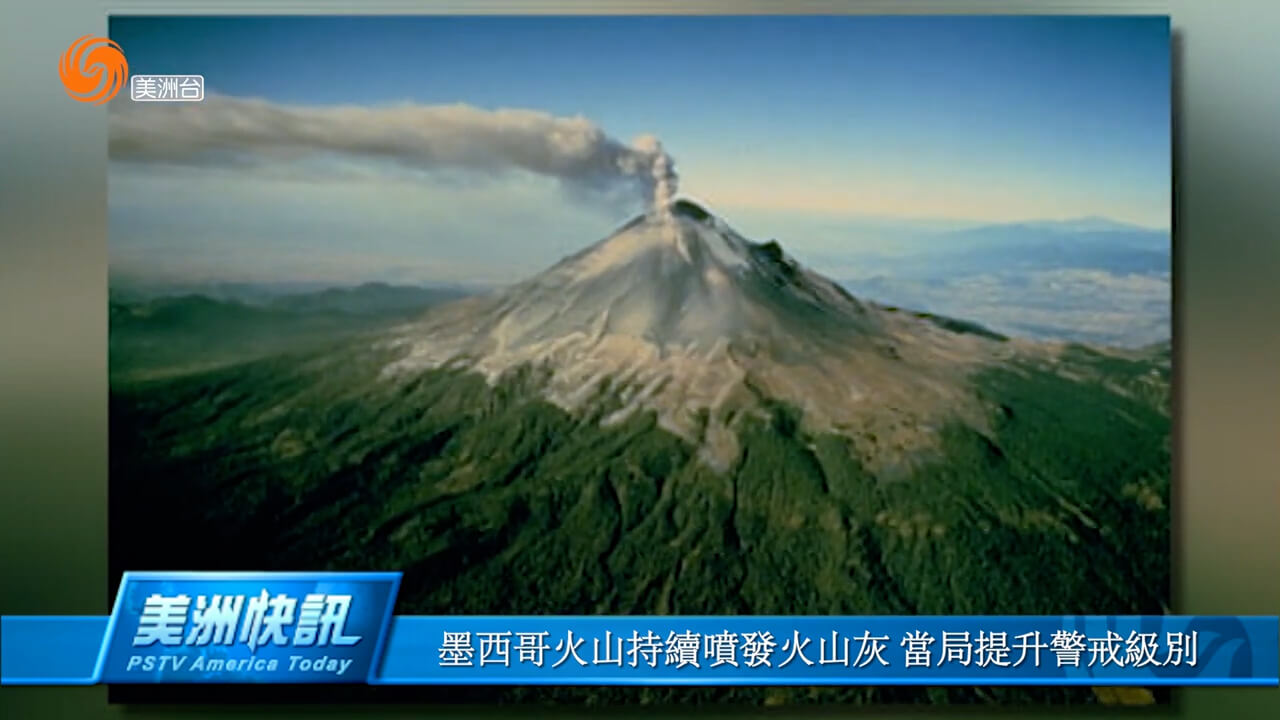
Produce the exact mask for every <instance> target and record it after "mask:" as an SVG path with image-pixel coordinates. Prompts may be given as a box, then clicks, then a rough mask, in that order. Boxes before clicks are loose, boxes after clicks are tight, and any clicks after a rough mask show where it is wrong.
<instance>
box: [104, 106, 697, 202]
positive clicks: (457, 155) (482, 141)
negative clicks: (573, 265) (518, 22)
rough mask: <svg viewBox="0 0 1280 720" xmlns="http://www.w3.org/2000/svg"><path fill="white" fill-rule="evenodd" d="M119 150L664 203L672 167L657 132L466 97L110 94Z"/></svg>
mask: <svg viewBox="0 0 1280 720" xmlns="http://www.w3.org/2000/svg"><path fill="white" fill-rule="evenodd" d="M109 154H110V157H111V159H112V160H114V161H121V162H132V163H159V164H177V165H214V164H222V165H226V164H236V165H244V164H249V165H253V164H266V163H272V162H281V161H288V160H292V159H295V158H297V157H299V156H305V155H326V156H339V157H347V158H365V159H373V160H385V161H389V162H394V163H397V164H400V165H403V166H407V167H410V168H416V169H421V170H435V169H453V170H467V171H472V172H476V173H482V174H484V173H487V174H500V173H504V172H510V171H513V170H516V171H525V172H530V173H534V174H537V175H541V176H544V177H548V178H553V179H555V180H557V181H559V182H560V183H561V184H562V185H564V186H566V187H567V188H568V189H570V190H573V191H578V192H584V193H587V194H596V195H613V196H616V195H619V194H624V195H629V196H631V197H637V196H638V197H640V198H643V199H644V200H645V202H647V203H652V204H655V205H657V206H658V207H660V208H661V207H665V204H666V203H667V202H668V201H669V200H670V199H671V197H672V195H673V194H674V192H675V186H676V175H675V165H674V163H673V162H672V160H671V158H670V157H669V156H668V155H667V154H666V152H665V151H664V150H663V148H662V144H661V143H660V142H659V141H658V140H657V139H656V138H654V137H651V136H642V137H640V138H637V139H636V140H635V142H633V143H631V144H627V143H624V142H621V141H619V140H617V139H615V138H613V137H611V136H609V135H608V134H607V133H605V132H604V130H602V129H601V128H600V127H598V126H597V125H595V124H594V123H592V122H591V121H590V120H588V119H587V118H584V117H582V116H573V117H564V116H555V115H551V114H549V113H546V112H542V111H537V110H520V109H498V110H486V109H483V108H477V107H474V106H470V105H464V104H457V105H414V104H405V105H398V106H391V107H358V106H330V107H306V106H289V105H279V104H275V103H271V102H267V101H263V100H256V99H247V98H236V97H229V96H217V95H210V96H208V97H207V98H206V100H205V101H204V102H200V103H172V104H169V103H133V102H124V103H113V105H112V108H111V114H110V145H109Z"/></svg>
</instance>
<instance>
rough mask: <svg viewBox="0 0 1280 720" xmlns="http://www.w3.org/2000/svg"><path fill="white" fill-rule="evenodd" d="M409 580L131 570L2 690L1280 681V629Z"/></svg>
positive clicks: (34, 633)
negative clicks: (762, 611) (400, 601)
mask: <svg viewBox="0 0 1280 720" xmlns="http://www.w3.org/2000/svg"><path fill="white" fill-rule="evenodd" d="M399 584H400V574H399V573H257V572H246V573H196V572H151V573H126V574H125V576H124V580H123V582H122V584H121V587H120V592H119V594H118V596H117V598H116V603H115V607H114V609H113V611H112V613H111V615H110V616H108V617H98V616H92V617H87V616H5V617H3V618H2V619H0V682H2V683H3V684H5V685H93V684H98V683H367V684H373V685H1090V686H1105V685H1125V686H1157V685H1260V686H1266V685H1269V686H1276V685H1280V669H1278V667H1277V663H1278V661H1277V656H1278V654H1280V652H1278V651H1280V624H1278V622H1277V618H1276V617H1275V616H1266V617H1262V616H1247V617H1234V616H1172V615H1167V616H1166V615H1162V616H1110V617H1099V616H1010V617H1001V616H955V617H944V616H859V617H852V616H830V617H828V616H799V617H777V616H723V617H721V616H610V617H605V616H585V617H570V616H519V617H515V616H513V617H494V616H476V615H457V616H430V617H428V616H412V615H402V616H395V615H393V614H392V612H393V608H394V606H395V599H396V591H397V590H398V588H399Z"/></svg>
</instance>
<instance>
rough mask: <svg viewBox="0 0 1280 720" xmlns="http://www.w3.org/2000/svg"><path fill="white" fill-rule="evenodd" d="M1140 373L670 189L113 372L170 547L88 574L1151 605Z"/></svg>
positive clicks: (725, 597) (1147, 402) (948, 604)
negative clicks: (366, 301)
mask: <svg viewBox="0 0 1280 720" xmlns="http://www.w3.org/2000/svg"><path fill="white" fill-rule="evenodd" d="M207 306H208V303H205V304H204V306H202V307H204V309H203V310H202V311H201V312H202V313H203V314H202V315H201V316H199V317H211V315H210V313H211V310H210V308H209V307H207ZM169 310H170V312H173V308H172V307H170V309H169ZM121 316H122V317H135V316H136V313H135V314H134V315H129V314H127V313H123V312H122V314H121ZM114 317H116V315H113V318H114ZM255 317H257V316H255ZM291 317H292V316H291ZM114 322H115V321H114V320H113V323H114ZM165 322H166V327H171V326H172V325H173V324H174V323H175V322H177V321H176V320H174V319H173V318H172V316H171V315H170V316H169V317H168V319H166V321H165ZM191 322H192V323H194V324H199V323H200V322H202V321H201V320H198V319H192V320H191ZM256 322H265V320H262V319H261V318H259V319H258V320H256ZM290 322H291V323H294V322H296V321H295V320H292V319H291V320H290ZM122 327H123V326H122ZM282 327H283V326H282ZM116 328H117V326H116V325H115V324H113V330H112V332H113V342H114V338H115V336H116V333H117V332H118V331H117V329H116ZM216 331H217V332H225V328H223V327H221V326H220V327H219V328H217V329H216ZM153 340H154V341H153V342H152V344H151V345H148V347H150V348H155V347H158V346H159V344H160V343H162V342H163V338H161V337H159V336H157V338H154V339H153ZM113 364H114V361H113ZM116 370H117V368H115V367H113V373H114V372H115V371H116ZM120 377H123V376H120ZM1168 378H1169V365H1168V354H1167V350H1162V349H1154V350H1152V351H1150V352H1119V351H1113V350H1109V349H1105V348H1095V347H1086V346H1081V345H1048V344H1038V343H1032V342H1027V341H1021V340H1016V339H1010V338H1005V337H1002V336H1000V335H997V334H995V333H992V332H990V331H987V330H985V329H983V328H981V327H979V326H977V325H974V324H972V323H967V322H964V321H960V320H953V319H949V318H943V317H937V316H932V315H926V314H923V313H916V312H910V311H906V310H902V309H897V308H891V307H886V306H882V305H879V304H877V303H874V302H871V301H868V300H863V299H858V298H855V297H853V296H851V295H850V294H848V293H847V292H845V291H844V290H843V289H841V288H840V287H839V286H837V285H836V284H835V283H833V282H831V281H830V280H827V279H826V278H824V277H822V276H820V275H818V274H816V273H814V272H811V271H810V270H807V269H806V268H804V267H803V266H801V265H800V264H799V263H797V262H796V261H795V260H794V259H793V258H791V257H790V256H788V255H787V254H786V253H785V252H783V250H782V249H781V247H780V246H779V245H778V244H777V243H775V242H765V243H757V242H753V241H751V240H748V239H747V238H744V237H742V236H741V235H739V234H738V233H736V232H734V231H733V230H732V229H731V228H730V227H729V226H728V225H727V224H726V223H725V222H724V221H723V220H721V219H720V218H718V217H716V216H715V215H713V214H711V213H709V212H707V211H706V210H705V209H704V208H702V207H700V206H698V205H696V204H694V203H692V202H690V201H687V200H676V201H674V202H671V203H668V204H665V205H661V206H660V207H659V208H657V209H655V210H652V211H650V212H648V213H646V214H644V215H642V216H640V217H637V218H635V219H634V220H632V221H631V222H629V223H627V224H626V225H624V226H622V227H621V228H620V229H618V230H617V231H616V232H614V233H613V234H611V235H610V236H608V237H607V238H605V239H604V240H602V241H600V242H599V243H597V244H595V245H593V246H591V247H588V248H586V249H585V250H583V251H582V252H579V253H577V254H576V255H573V256H571V257H568V258H565V259H564V260H562V261H561V262H559V263H557V264H555V265H554V266H552V267H550V268H549V269H547V270H546V271H545V272H542V273H541V274H538V275H535V276H534V277H531V278H529V279H528V280H526V281H524V282H521V283H518V284H516V285H513V286H511V287H509V288H506V289H504V290H502V291H499V292H495V293H493V294H490V295H486V296H480V297H470V298H465V299H461V300H457V301H453V302H449V303H448V304H444V305H439V306H436V307H432V308H430V309H428V310H426V311H425V312H423V313H422V314H421V315H416V316H414V317H412V318H411V319H409V320H408V321H403V318H399V319H398V320H397V322H396V323H394V324H391V323H389V324H385V325H382V326H378V327H373V326H372V325H371V326H369V327H368V328H367V329H366V331H364V332H357V333H348V334H344V335H342V336H335V337H333V338H331V342H329V344H327V345H325V346H323V347H311V348H307V349H302V348H299V349H297V350H296V351H294V352H290V353H284V354H278V355H273V356H270V357H263V358H259V359H255V360H251V361H244V362H238V363H232V364H226V365H223V366H221V367H217V368H214V369H203V370H189V371H185V372H175V373H171V374H169V376H167V377H164V378H163V379H150V380H124V379H121V380H118V381H117V380H113V382H112V386H111V435H110V441H111V454H110V457H111V481H112V485H111V489H112V508H113V510H112V517H111V522H112V526H113V527H129V526H130V525H131V524H135V525H138V526H142V525H143V524H145V526H146V527H149V528H152V529H153V530H154V532H155V533H158V534H160V535H163V534H164V533H165V532H169V531H173V532H175V533H180V534H181V535H182V536H183V537H188V538H196V539H198V540H197V545H195V546H192V545H190V544H183V545H181V547H179V548H172V547H169V546H167V545H165V544H162V543H153V542H148V541H147V538H149V537H153V535H151V534H149V535H148V536H147V537H146V538H143V537H138V536H134V537H127V536H126V537H120V538H119V540H118V541H117V539H116V538H115V537H113V542H112V553H113V554H112V562H113V571H115V570H116V569H124V568H130V569H140V568H148V567H168V566H179V565H181V566H186V567H193V568H197V569H210V570H213V569H225V568H233V567H258V568H262V569H290V568H292V569H297V568H299V567H308V568H329V569H351V570H355V569H363V570H369V569H398V570H403V571H404V573H405V576H404V581H403V583H402V586H401V596H400V604H399V611H400V612H404V613H424V614H448V613H476V614H540V613H549V614H590V613H610V614H655V613H656V614H664V613H681V614H698V615H701V614H740V613H745V614H877V613H889V614H911V613H922V614H1018V613H1029V614H1065V613H1096V614H1144V613H1153V612H1154V613H1159V612H1161V611H1162V610H1163V609H1165V608H1166V606H1167V603H1168V597H1169V578H1168V573H1169V513H1168V490H1169V475H1170V459H1169V408H1168V400H1167V398H1168ZM157 504H161V505H162V506H163V507H165V508H166V512H164V513H155V512H151V511H150V509H151V508H154V507H155V506H156V505H157ZM512 692H517V691H514V690H513V691H512ZM547 692H552V691H547ZM555 692H560V693H561V694H562V695H564V696H565V697H572V698H574V699H581V694H582V693H584V692H587V691H575V690H571V689H564V690H561V691H555ZM575 692H576V693H579V694H578V695H574V693H575ZM590 692H591V693H595V695H593V697H596V696H600V695H601V694H602V693H608V692H615V691H606V690H592V691H590ZM616 692H624V691H620V690H619V691H616ZM645 692H647V693H648V692H651V691H645ZM652 692H657V691H652ZM662 692H667V693H671V692H675V691H662ZM722 692H724V693H747V694H748V695H750V698H751V699H753V700H760V699H761V697H763V695H762V694H761V693H760V692H757V691H755V690H724V691H722ZM788 692H789V691H788ZM797 692H799V691H797ZM831 692H835V693H840V692H842V693H845V694H854V695H857V696H858V697H859V698H861V699H865V700H870V701H875V700H884V699H886V697H887V696H885V695H884V693H887V692H890V691H886V690H884V689H878V690H877V689H864V688H851V689H846V690H839V691H837V690H832V691H831ZM892 692H895V693H899V694H901V693H906V694H911V693H915V694H916V695H919V696H920V697H914V696H913V699H916V700H919V699H921V698H922V697H924V696H928V699H937V698H935V697H934V695H933V694H930V691H928V690H926V689H918V690H909V691H892ZM975 692H977V691H974V690H966V689H956V690H948V691H945V693H944V694H947V695H948V696H951V695H954V696H956V697H957V698H958V697H960V696H965V697H966V699H973V697H972V696H973V694H974V693H975ZM1001 692H1005V691H1001ZM1007 692H1009V693H1015V692H1021V691H1013V690H1010V691H1007ZM751 693H755V694H751ZM651 694H652V693H651ZM659 694H660V693H659ZM966 694H967V695H966ZM646 697H648V696H646ZM894 697H895V699H901V698H899V697H898V696H897V695H895V696H894ZM984 697H985V695H984ZM654 698H657V696H656V695H655V696H654Z"/></svg>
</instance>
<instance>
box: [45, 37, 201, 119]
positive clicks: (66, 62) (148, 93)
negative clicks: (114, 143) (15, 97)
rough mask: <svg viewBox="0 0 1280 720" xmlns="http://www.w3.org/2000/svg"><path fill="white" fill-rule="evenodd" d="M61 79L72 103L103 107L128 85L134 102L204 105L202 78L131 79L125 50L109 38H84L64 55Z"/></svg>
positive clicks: (77, 41)
mask: <svg viewBox="0 0 1280 720" xmlns="http://www.w3.org/2000/svg"><path fill="white" fill-rule="evenodd" d="M58 77H59V78H60V79H61V80H62V87H63V89H65V90H66V91H67V95H68V96H70V97H71V99H72V100H75V101H77V102H82V103H89V104H93V105H102V104H104V103H106V102H108V101H110V100H111V99H112V98H114V97H115V96H116V94H117V93H119V92H120V89H121V88H122V87H124V85H125V81H126V80H128V81H129V99H130V100H133V101H135V102H201V101H202V100H204V76H203V75H134V76H133V77H130V76H129V61H128V60H126V59H125V55H124V50H123V49H122V48H121V47H120V45H119V44H118V43H116V42H115V41H114V40H111V39H110V38H105V37H96V36H93V35H85V36H83V37H80V38H78V39H77V40H76V41H75V42H73V43H71V45H70V46H69V47H68V48H67V49H66V51H65V52H63V53H62V57H61V59H60V60H59V62H58Z"/></svg>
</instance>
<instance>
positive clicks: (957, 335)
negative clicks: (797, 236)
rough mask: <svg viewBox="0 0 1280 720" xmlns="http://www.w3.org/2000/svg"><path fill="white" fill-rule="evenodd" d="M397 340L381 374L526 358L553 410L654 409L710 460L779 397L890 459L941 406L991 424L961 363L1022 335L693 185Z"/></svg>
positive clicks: (509, 366) (1010, 347)
mask: <svg viewBox="0 0 1280 720" xmlns="http://www.w3.org/2000/svg"><path fill="white" fill-rule="evenodd" d="M393 344H399V345H403V346H405V347H407V349H408V352H407V354H406V355H405V356H404V357H403V358H401V359H400V360H398V361H397V362H395V363H394V364H392V365H391V366H390V367H388V368H387V373H388V374H389V375H404V374H410V375H411V374H412V373H413V372H415V371H416V370H419V369H422V368H440V367H451V368H465V369H468V370H472V371H475V372H477V373H479V374H481V375H483V376H484V377H486V378H487V379H488V380H489V381H490V382H497V381H498V380H500V379H501V378H502V377H503V375H504V374H506V373H509V372H511V371H513V370H516V369H521V368H535V369H537V370H540V371H542V372H543V374H544V376H545V377H544V382H545V387H544V390H545V397H546V398H547V399H548V400H549V401H551V402H553V403H555V404H556V405H558V406H559V407H561V408H563V409H565V410H567V411H570V412H574V413H580V414H581V413H595V414H599V411H600V410H601V409H602V408H604V407H607V406H609V405H610V404H620V407H616V408H614V409H612V410H611V411H610V412H608V413H605V414H604V415H603V417H602V418H601V420H602V422H603V423H604V424H605V425H609V424H612V423H616V422H619V421H621V420H622V419H625V418H627V417H629V416H631V415H632V414H634V413H636V412H644V411H653V412H655V413H657V416H658V418H659V421H660V423H661V425H662V427H664V428H665V429H667V430H669V431H671V432H673V433H675V434H677V435H679V436H680V437H682V438H684V439H686V440H688V441H691V442H694V443H696V444H698V445H699V446H700V448H701V449H702V450H703V456H704V459H705V460H706V461H708V462H710V463H711V464H712V466H713V467H717V468H720V469H724V468H726V467H728V466H730V465H731V464H732V463H733V462H734V461H735V460H736V459H737V458H738V456H739V451H740V446H739V444H738V443H737V441H736V438H737V433H736V432H735V431H734V429H733V426H734V423H735V420H736V419H739V418H744V417H747V416H751V415H753V414H754V415H759V412H760V411H761V410H762V409H763V408H764V407H766V406H768V405H769V404H770V403H773V402H783V403H787V404H790V405H793V406H795V407H796V408H798V409H799V410H800V411H801V412H802V414H803V416H804V418H805V420H806V424H807V426H809V427H811V428H814V429H820V430H833V431H837V432H841V433H843V434H845V435H847V436H849V437H851V438H853V439H857V440H860V441H862V440H867V439H868V438H872V437H875V438H878V439H880V440H881V442H880V443H879V444H876V443H874V442H872V443H866V444H865V446H864V447H861V448H860V449H861V454H862V458H863V461H864V462H866V463H871V464H875V465H878V466H880V467H881V468H882V469H883V468H885V467H888V466H889V465H890V464H893V463H900V461H901V460H902V457H901V456H902V455H904V454H908V455H909V454H918V453H919V452H926V451H927V450H928V448H929V446H930V443H931V442H932V440H933V439H934V438H932V437H931V435H930V432H929V429H930V428H931V427H935V426H937V425H938V424H941V423H943V422H946V421H947V420H949V419H963V420H964V421H965V422H967V423H969V424H971V425H974V426H976V427H982V426H984V425H985V421H984V419H983V418H984V416H985V413H986V412H987V410H989V409H987V408H984V407H983V406H982V403H981V402H980V400H979V398H977V397H976V396H975V395H974V394H973V393H972V392H969V387H968V386H967V385H966V383H965V376H966V374H967V373H971V372H975V371H977V370H978V369H980V368H981V367H982V366H983V365H984V364H988V363H991V362H995V361H1000V360H1004V359H1007V358H1009V357H1010V356H1011V354H1012V353H1014V352H1016V349H1015V348H1016V346H1017V345H1018V343H1010V342H1009V341H1008V340H1007V339H1006V338H1003V337H1001V336H999V335H996V334H995V333H991V332H989V331H986V330H984V329H982V328H981V327H978V326H976V325H966V324H964V323H959V322H956V321H949V320H947V319H945V318H937V317H934V316H928V315H922V314H912V313H902V312H899V311H896V310H895V309H891V308H884V307H881V306H878V305H875V304H872V303H865V302H862V301H859V300H858V299H856V298H854V297H853V296H851V295H850V294H849V293H848V292H846V291H845V290H844V289H842V288H841V287H840V286H839V285H837V284H836V283H834V282H832V281H830V280H828V279H826V278H824V277H822V276H821V275H818V274H816V273H814V272H811V271H809V270H807V269H805V268H804V267H802V266H801V265H800V264H799V263H797V262H796V261H795V260H794V259H793V258H791V257H790V256H788V255H787V254H786V253H785V252H784V251H783V250H782V248H781V247H780V246H779V245H778V244H777V243H776V242H773V241H770V242H767V243H755V242H752V241H750V240H748V239H746V238H744V237H742V236H741V235H739V234H738V233H736V232H735V231H734V230H733V229H732V228H730V227H729V226H728V225H727V224H726V223H725V222H723V221H722V220H720V219H719V218H717V217H716V216H714V215H712V214H711V213H709V212H707V211H706V210H705V209H704V208H702V207H701V206H699V205H697V204H695V203H693V202H691V201H688V200H677V201H675V202H674V203H672V204H671V205H669V206H667V207H665V208H660V209H656V210H653V211H651V212H649V213H646V214H644V215H641V216H639V217H637V218H635V219H634V220H632V221H631V222H629V223H627V224H626V225H624V226H623V227H622V228H621V229H619V230H618V231H617V232H615V233H613V234H612V235H610V236H609V237H607V238H605V239H604V240H602V241H601V242H599V243H597V244H595V245H593V246H591V247H589V248H587V249H586V250H583V251H582V252H580V253H578V254H576V255H573V256H571V257H569V258H566V259H564V260H563V261H561V262H560V263H558V264H556V265H555V266H553V267H551V268H550V269H548V270H547V271H545V272H543V273H541V274H539V275H537V276H535V277H533V278H531V279H530V280H528V281H526V282H523V283H519V284H517V285H515V286H514V287H512V288H510V289H507V290H505V291H503V292H501V293H498V294H496V295H493V296H490V297H484V298H477V299H474V300H472V301H469V302H463V303H458V304H456V305H454V306H452V307H450V308H449V309H448V310H446V311H444V312H436V313H432V314H431V315H430V316H429V317H428V318H426V319H425V320H424V321H423V322H422V323H420V324H417V325H414V326H411V327H408V328H404V329H403V331H402V334H401V336H400V337H399V338H397V340H395V341H393ZM1034 350H1035V347H1034V346H1027V347H1024V348H1023V352H1025V353H1028V354H1034ZM1042 350H1043V348H1042ZM1042 354H1043V353H1042ZM602 400H603V401H605V402H603V404H602V402H601V401H602ZM889 440H892V443H891V444H888V446H886V442H885V441H889Z"/></svg>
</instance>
